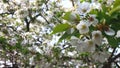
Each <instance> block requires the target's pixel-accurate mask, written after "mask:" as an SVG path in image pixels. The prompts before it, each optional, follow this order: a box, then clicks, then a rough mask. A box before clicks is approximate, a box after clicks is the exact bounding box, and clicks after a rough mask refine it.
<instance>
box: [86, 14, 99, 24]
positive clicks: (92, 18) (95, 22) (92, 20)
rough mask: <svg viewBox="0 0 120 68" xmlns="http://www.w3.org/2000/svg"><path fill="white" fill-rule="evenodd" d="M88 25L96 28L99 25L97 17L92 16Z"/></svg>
mask: <svg viewBox="0 0 120 68" xmlns="http://www.w3.org/2000/svg"><path fill="white" fill-rule="evenodd" d="M88 20H89V21H88V22H87V23H88V25H89V26H90V25H92V26H96V25H97V24H98V20H97V19H96V15H90V17H89V19H88Z"/></svg>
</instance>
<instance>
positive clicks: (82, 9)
mask: <svg viewBox="0 0 120 68" xmlns="http://www.w3.org/2000/svg"><path fill="white" fill-rule="evenodd" d="M77 10H78V11H79V13H80V15H86V14H87V13H89V12H90V10H91V9H90V3H89V2H82V3H78V8H77Z"/></svg>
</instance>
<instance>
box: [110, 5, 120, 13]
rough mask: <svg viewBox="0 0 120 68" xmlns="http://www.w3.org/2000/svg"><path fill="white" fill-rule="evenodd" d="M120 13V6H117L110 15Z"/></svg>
mask: <svg viewBox="0 0 120 68" xmlns="http://www.w3.org/2000/svg"><path fill="white" fill-rule="evenodd" d="M117 11H120V6H117V7H115V8H113V9H112V10H111V11H110V12H109V15H112V14H113V13H114V12H117Z"/></svg>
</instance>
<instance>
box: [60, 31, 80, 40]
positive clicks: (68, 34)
mask: <svg viewBox="0 0 120 68" xmlns="http://www.w3.org/2000/svg"><path fill="white" fill-rule="evenodd" d="M71 36H76V37H79V36H80V33H79V31H78V30H75V31H74V32H73V33H69V32H68V31H66V32H65V33H64V34H63V35H62V36H61V37H60V39H59V41H58V42H61V41H62V40H63V39H70V38H71Z"/></svg>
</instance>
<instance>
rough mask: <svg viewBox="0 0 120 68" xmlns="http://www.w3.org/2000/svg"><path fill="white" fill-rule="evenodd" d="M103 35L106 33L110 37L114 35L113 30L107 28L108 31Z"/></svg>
mask: <svg viewBox="0 0 120 68" xmlns="http://www.w3.org/2000/svg"><path fill="white" fill-rule="evenodd" d="M105 33H106V34H107V35H110V36H113V35H115V31H114V30H113V29H111V28H109V29H108V30H106V31H105Z"/></svg>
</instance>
